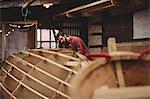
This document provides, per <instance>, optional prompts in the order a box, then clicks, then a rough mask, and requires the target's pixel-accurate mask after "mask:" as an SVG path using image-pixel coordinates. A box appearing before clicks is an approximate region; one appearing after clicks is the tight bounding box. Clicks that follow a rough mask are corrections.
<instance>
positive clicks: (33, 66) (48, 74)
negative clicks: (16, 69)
mask: <svg viewBox="0 0 150 99" xmlns="http://www.w3.org/2000/svg"><path fill="white" fill-rule="evenodd" d="M10 56H12V57H14V58H16V59H18V60H20V61H21V62H22V63H25V64H27V65H29V66H31V67H32V68H34V69H37V70H38V71H40V72H41V73H43V74H45V75H47V76H49V77H51V78H53V79H55V80H57V81H59V82H61V83H63V84H65V85H67V86H69V87H71V86H72V85H71V84H69V83H67V82H64V81H63V80H61V79H59V78H57V77H55V76H53V75H52V74H50V73H47V72H45V71H44V70H42V69H40V68H39V67H36V66H35V65H33V64H31V63H29V62H27V61H25V60H23V59H22V58H19V57H17V56H15V55H10Z"/></svg>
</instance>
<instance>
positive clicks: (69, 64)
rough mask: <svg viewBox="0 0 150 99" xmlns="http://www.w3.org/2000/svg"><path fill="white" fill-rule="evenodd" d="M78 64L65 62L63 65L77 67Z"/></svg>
mask: <svg viewBox="0 0 150 99" xmlns="http://www.w3.org/2000/svg"><path fill="white" fill-rule="evenodd" d="M79 64H80V62H76V61H67V62H66V63H65V64H64V65H66V66H71V67H77V66H78V65H79Z"/></svg>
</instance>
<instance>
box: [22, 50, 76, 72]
mask: <svg viewBox="0 0 150 99" xmlns="http://www.w3.org/2000/svg"><path fill="white" fill-rule="evenodd" d="M22 53H25V54H28V55H31V56H34V57H37V58H40V59H42V60H44V61H47V62H49V63H51V64H53V65H55V66H58V67H60V68H62V69H64V70H67V71H69V72H73V73H74V74H77V73H78V72H77V71H74V70H72V69H70V68H67V67H65V66H63V65H60V64H58V63H56V62H54V61H52V60H49V59H47V58H45V57H42V56H39V55H36V54H33V53H30V52H26V51H22Z"/></svg>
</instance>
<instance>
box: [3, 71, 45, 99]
mask: <svg viewBox="0 0 150 99" xmlns="http://www.w3.org/2000/svg"><path fill="white" fill-rule="evenodd" d="M2 70H3V71H4V72H5V73H7V71H6V70H5V69H2ZM8 76H10V77H11V78H13V79H14V80H15V81H17V82H18V83H20V84H21V85H22V86H24V87H25V88H27V89H28V90H30V91H31V92H33V93H35V94H36V95H38V96H40V97H42V98H44V99H48V98H47V97H45V96H44V95H42V94H40V93H39V92H37V91H35V90H34V89H32V88H30V87H28V86H27V85H25V84H24V83H22V82H20V81H19V80H18V79H16V78H15V77H14V76H13V75H11V74H10V73H8Z"/></svg>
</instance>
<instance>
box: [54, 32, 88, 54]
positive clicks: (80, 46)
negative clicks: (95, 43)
mask: <svg viewBox="0 0 150 99" xmlns="http://www.w3.org/2000/svg"><path fill="white" fill-rule="evenodd" d="M56 39H57V40H58V41H57V42H59V44H63V45H64V46H65V47H69V48H71V49H72V50H73V51H76V52H79V53H81V54H83V55H85V54H86V53H89V52H90V51H89V49H88V48H87V46H86V45H85V43H84V42H83V40H82V39H81V38H79V37H77V36H67V35H65V34H64V33H62V32H60V33H58V34H57V36H56Z"/></svg>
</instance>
